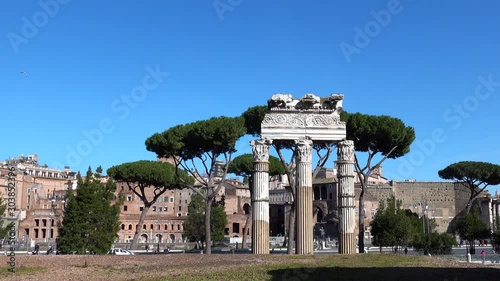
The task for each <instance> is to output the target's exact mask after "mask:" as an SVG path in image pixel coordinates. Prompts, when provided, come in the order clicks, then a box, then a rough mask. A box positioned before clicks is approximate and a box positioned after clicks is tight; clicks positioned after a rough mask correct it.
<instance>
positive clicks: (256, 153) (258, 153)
mask: <svg viewBox="0 0 500 281" xmlns="http://www.w3.org/2000/svg"><path fill="white" fill-rule="evenodd" d="M271 143H272V141H271V140H269V139H259V140H252V141H250V145H251V146H252V152H253V160H254V161H261V162H267V161H269V146H270V145H271Z"/></svg>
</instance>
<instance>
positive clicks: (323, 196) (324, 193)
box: [321, 185, 327, 200]
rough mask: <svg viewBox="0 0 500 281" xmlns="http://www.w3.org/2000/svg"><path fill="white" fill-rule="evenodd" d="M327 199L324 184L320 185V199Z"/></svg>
mask: <svg viewBox="0 0 500 281" xmlns="http://www.w3.org/2000/svg"><path fill="white" fill-rule="evenodd" d="M326 199H327V192H326V185H322V186H321V200H326Z"/></svg>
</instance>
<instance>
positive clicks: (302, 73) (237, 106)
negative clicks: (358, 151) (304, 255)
mask: <svg viewBox="0 0 500 281" xmlns="http://www.w3.org/2000/svg"><path fill="white" fill-rule="evenodd" d="M40 3H41V4H40ZM44 3H45V4H44ZM498 11H500V3H498V1H481V2H480V3H479V2H477V3H476V2H473V1H430V0H428V1H417V0H414V1H409V0H406V1H404V0H402V1H356V3H354V1H291V0H286V1H285V0H282V1H256V0H254V1H249V0H220V1H212V0H205V1H186V0H184V1H159V0H157V1H153V0H151V1H111V0H110V1H91V0H87V1H76V0H73V1H69V0H64V1H63V0H59V1H56V0H41V1H39V2H38V1H14V0H6V1H2V2H1V4H0V19H1V24H0V34H1V35H2V37H1V38H2V39H1V40H0V53H1V54H2V57H1V64H0V92H1V105H2V116H3V122H2V125H3V126H2V133H1V139H2V140H1V142H0V144H1V146H0V159H6V158H9V157H16V156H19V155H20V154H25V155H27V154H34V153H36V154H38V155H39V158H40V163H41V164H45V163H46V164H48V165H49V166H55V167H59V168H62V167H63V166H64V165H69V166H71V168H72V169H73V170H82V171H84V170H86V168H87V167H88V166H92V167H96V166H98V165H101V166H103V168H104V169H107V168H109V167H110V166H112V165H117V164H120V163H123V162H129V161H136V160H141V159H151V160H153V159H155V155H154V154H153V153H151V152H148V151H147V150H146V149H145V145H144V141H145V139H146V138H147V137H149V136H150V135H152V134H153V133H156V132H160V131H163V130H165V129H167V128H169V127H171V126H174V125H176V124H183V123H187V122H192V121H196V120H200V119H206V118H209V117H212V116H219V115H226V116H236V115H240V114H241V113H242V112H243V111H245V110H246V109H247V108H248V107H250V106H254V105H262V104H265V103H266V100H267V99H268V98H270V97H271V96H272V95H273V94H274V93H277V92H281V93H290V94H292V95H293V96H294V97H301V96H303V95H304V94H306V93H315V94H316V95H319V96H328V95H330V94H331V93H343V94H344V95H345V97H344V108H345V109H346V110H347V111H349V112H362V113H366V114H376V115H382V114H383V115H390V116H393V117H397V118H400V119H402V120H403V121H404V122H405V123H406V124H407V125H408V126H412V127H414V128H415V131H416V135H417V139H416V141H415V143H414V144H413V145H412V148H411V149H412V152H411V153H410V154H408V155H406V156H405V157H403V158H400V159H396V160H387V161H386V162H385V164H384V165H383V166H384V174H385V175H386V176H387V177H388V178H389V179H394V180H404V179H417V180H440V178H439V176H438V174H437V171H438V170H439V169H442V168H444V167H446V166H447V165H449V164H451V163H454V162H457V161H462V160H473V161H486V162H492V163H495V164H500V160H499V158H500V157H499V156H500V147H499V143H500V130H499V125H498V120H499V105H500V55H499V51H500V35H499V34H498V33H499V27H500V17H498ZM21 72H25V73H21ZM152 73H153V75H152ZM481 77H482V78H481ZM488 81H489V82H488ZM146 88H147V89H146ZM144 89H146V90H145V91H143V92H141V90H144ZM132 94H135V98H130V100H127V99H126V98H123V97H125V96H129V97H131V95H132ZM97 130H99V132H100V133H99V134H102V136H98V135H96V134H94V133H95V132H96V131H97ZM85 132H87V135H89V134H90V135H92V137H91V138H90V139H89V137H88V136H86V134H85ZM89 132H90V133H89ZM248 140H249V139H248V138H246V139H244V140H243V141H241V142H240V143H239V144H238V149H239V152H241V153H245V152H249V151H250V148H249V146H248V145H247V144H248ZM92 141H93V142H92ZM89 144H90V146H89ZM78 149H79V151H80V152H78ZM492 190H493V191H494V190H495V189H492Z"/></svg>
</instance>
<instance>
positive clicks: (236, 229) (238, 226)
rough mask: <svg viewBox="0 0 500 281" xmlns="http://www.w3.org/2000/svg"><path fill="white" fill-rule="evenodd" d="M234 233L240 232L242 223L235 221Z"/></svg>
mask: <svg viewBox="0 0 500 281" xmlns="http://www.w3.org/2000/svg"><path fill="white" fill-rule="evenodd" d="M233 233H240V224H239V223H237V222H233Z"/></svg>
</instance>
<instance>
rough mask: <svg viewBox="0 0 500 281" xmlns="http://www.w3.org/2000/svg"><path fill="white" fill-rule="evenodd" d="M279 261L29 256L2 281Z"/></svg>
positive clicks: (147, 274)
mask: <svg viewBox="0 0 500 281" xmlns="http://www.w3.org/2000/svg"><path fill="white" fill-rule="evenodd" d="M276 258H278V256H274V255H273V256H272V257H271V256H256V255H221V254H214V255H201V254H174V255H135V256H113V255H101V256H99V255H95V256H91V255H86V256H83V255H82V256H79V255H64V256H63V255H58V256H56V255H51V256H46V255H38V256H32V255H29V256H17V257H16V273H15V274H12V273H9V274H7V275H6V274H5V271H7V268H8V265H6V263H5V262H2V265H1V268H2V274H1V275H0V280H12V281H14V280H87V281H88V280H144V279H150V278H154V277H162V276H166V277H168V276H172V275H181V274H183V273H186V272H197V271H205V270H215V269H217V268H218V267H225V268H227V267H230V266H231V267H233V266H242V265H245V264H249V263H252V264H258V263H263V264H264V263H265V264H271V263H273V259H276ZM5 260H7V257H5Z"/></svg>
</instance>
